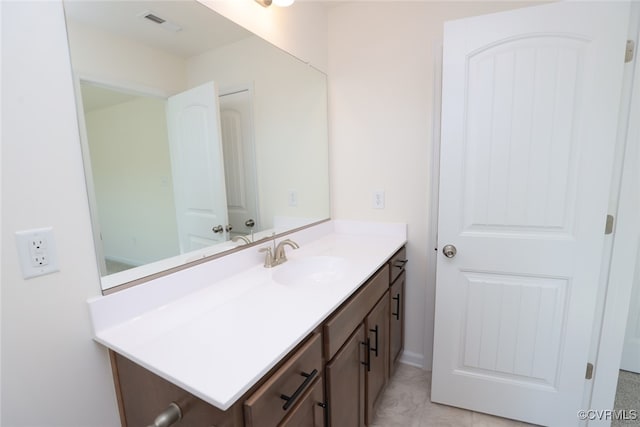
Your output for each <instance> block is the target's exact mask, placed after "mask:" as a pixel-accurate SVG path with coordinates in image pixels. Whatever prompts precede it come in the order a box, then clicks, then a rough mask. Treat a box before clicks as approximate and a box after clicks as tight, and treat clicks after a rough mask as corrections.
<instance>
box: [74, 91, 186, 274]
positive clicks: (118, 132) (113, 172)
mask: <svg viewBox="0 0 640 427" xmlns="http://www.w3.org/2000/svg"><path fill="white" fill-rule="evenodd" d="M165 105H166V101H165V100H164V99H161V98H150V97H140V98H135V99H134V100H132V101H129V102H124V103H121V104H117V105H114V106H110V107H106V108H101V109H97V110H93V111H91V112H87V113H85V122H86V127H87V135H88V141H89V150H90V152H91V169H92V173H93V183H94V187H95V190H96V191H95V193H96V202H97V205H98V217H99V219H100V226H101V229H100V232H101V235H102V246H103V249H104V255H105V257H106V258H107V259H110V260H114V261H119V262H124V263H126V264H129V265H134V266H137V265H143V264H147V263H150V262H153V261H159V260H161V259H164V258H167V257H171V256H176V255H178V254H179V253H180V246H179V243H178V224H177V221H176V212H175V201H174V197H173V182H172V175H171V159H170V158H169V136H168V132H167V120H166V111H165Z"/></svg>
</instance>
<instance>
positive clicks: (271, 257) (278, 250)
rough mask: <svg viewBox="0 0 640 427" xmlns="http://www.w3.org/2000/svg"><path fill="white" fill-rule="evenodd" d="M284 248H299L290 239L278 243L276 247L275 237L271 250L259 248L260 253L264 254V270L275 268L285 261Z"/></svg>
mask: <svg viewBox="0 0 640 427" xmlns="http://www.w3.org/2000/svg"><path fill="white" fill-rule="evenodd" d="M285 246H291V247H292V248H293V249H298V248H299V247H300V246H299V245H298V244H297V243H296V242H294V241H293V240H291V239H285V240H283V241H281V242H280V243H278V245H277V246H276V239H275V236H274V237H273V250H272V249H271V248H270V247H264V248H260V252H266V253H267V254H266V256H265V258H264V266H265V268H271V267H275V266H276V265H280V264H282V263H283V262H286V261H287V254H286V253H285V251H284V247H285Z"/></svg>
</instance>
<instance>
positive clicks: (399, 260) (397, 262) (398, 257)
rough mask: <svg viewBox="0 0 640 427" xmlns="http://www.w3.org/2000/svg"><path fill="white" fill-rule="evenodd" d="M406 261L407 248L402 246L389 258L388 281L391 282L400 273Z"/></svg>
mask: <svg viewBox="0 0 640 427" xmlns="http://www.w3.org/2000/svg"><path fill="white" fill-rule="evenodd" d="M406 263H407V248H406V247H405V246H403V247H402V248H401V249H400V250H399V251H398V252H396V253H395V255H393V256H392V257H391V259H390V260H389V266H390V267H391V269H390V271H389V283H390V284H392V283H393V282H394V281H395V280H396V279H397V278H398V276H400V274H402V272H403V271H404V266H405V264H406Z"/></svg>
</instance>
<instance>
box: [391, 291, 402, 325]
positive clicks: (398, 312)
mask: <svg viewBox="0 0 640 427" xmlns="http://www.w3.org/2000/svg"><path fill="white" fill-rule="evenodd" d="M391 299H392V300H394V301H395V302H396V312H395V313H391V315H392V316H395V317H396V320H400V294H397V295H396V296H395V297H393V298H391Z"/></svg>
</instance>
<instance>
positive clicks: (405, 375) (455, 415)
mask: <svg viewBox="0 0 640 427" xmlns="http://www.w3.org/2000/svg"><path fill="white" fill-rule="evenodd" d="M430 394H431V372H427V371H423V370H422V369H420V368H416V367H413V366H409V365H405V364H398V368H397V370H396V373H395V374H394V376H393V378H391V380H390V381H389V384H388V385H387V388H386V389H385V391H384V394H383V395H382V397H381V398H380V399H381V400H380V403H379V404H378V409H377V411H376V417H375V419H374V422H373V424H372V426H371V427H524V426H531V424H527V423H523V422H519V421H513V420H508V419H505V418H498V417H493V416H491V415H486V414H481V413H478V412H472V411H466V410H464V409H459V408H454V407H451V406H446V405H439V404H437V403H431V400H430Z"/></svg>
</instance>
